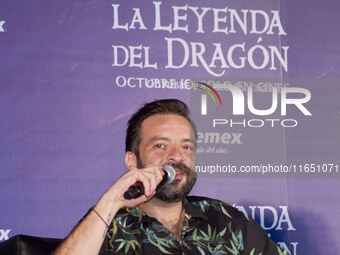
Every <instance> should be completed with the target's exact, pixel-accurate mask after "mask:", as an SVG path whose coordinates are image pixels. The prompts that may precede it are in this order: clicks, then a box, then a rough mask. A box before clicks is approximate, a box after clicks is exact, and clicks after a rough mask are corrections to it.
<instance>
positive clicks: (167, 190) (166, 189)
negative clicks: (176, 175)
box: [137, 157, 196, 203]
mask: <svg viewBox="0 0 340 255" xmlns="http://www.w3.org/2000/svg"><path fill="white" fill-rule="evenodd" d="M168 165H171V166H173V167H174V168H175V169H176V168H178V169H180V170H181V171H183V174H184V175H186V177H187V181H186V182H185V183H184V185H183V186H182V187H181V188H179V187H178V185H179V183H180V182H181V180H178V179H175V180H174V181H173V182H172V183H169V184H165V185H160V186H158V187H157V189H156V194H155V196H154V197H155V198H158V199H159V200H161V201H164V202H168V203H175V202H179V201H182V200H183V199H184V198H186V197H187V196H188V194H189V193H190V191H191V190H192V188H193V187H194V185H195V183H196V173H195V172H192V171H190V168H188V167H187V166H186V165H184V164H183V163H174V164H168ZM137 166H138V168H144V167H145V166H144V164H143V163H142V162H141V160H140V159H139V158H138V157H137Z"/></svg>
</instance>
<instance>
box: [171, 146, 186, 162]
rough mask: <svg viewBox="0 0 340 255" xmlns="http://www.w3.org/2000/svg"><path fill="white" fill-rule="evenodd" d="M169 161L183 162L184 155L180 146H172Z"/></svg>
mask: <svg viewBox="0 0 340 255" xmlns="http://www.w3.org/2000/svg"><path fill="white" fill-rule="evenodd" d="M167 160H168V161H169V162H183V155H182V152H181V150H180V148H179V147H178V146H172V147H171V149H170V151H169V154H168V156H167Z"/></svg>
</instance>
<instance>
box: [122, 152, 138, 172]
mask: <svg viewBox="0 0 340 255" xmlns="http://www.w3.org/2000/svg"><path fill="white" fill-rule="evenodd" d="M125 165H126V167H127V169H128V170H131V169H135V168H136V167H137V157H136V155H135V154H134V153H133V152H132V151H127V152H126V153H125Z"/></svg>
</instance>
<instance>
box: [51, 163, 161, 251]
mask: <svg viewBox="0 0 340 255" xmlns="http://www.w3.org/2000/svg"><path fill="white" fill-rule="evenodd" d="M163 175H164V172H163V170H162V169H161V167H160V166H149V167H146V168H143V169H137V168H135V169H131V170H129V171H128V172H126V173H125V174H123V175H122V176H121V177H120V178H119V179H118V180H117V181H116V182H115V183H114V184H113V185H112V186H111V187H110V188H109V189H108V190H107V191H106V192H105V193H104V194H103V196H102V197H101V198H100V199H99V201H98V203H97V204H96V206H95V212H93V211H91V212H90V213H89V214H88V215H87V217H86V218H85V219H84V220H83V221H82V222H81V223H80V224H79V225H78V226H77V227H76V228H75V229H74V230H73V232H72V233H71V234H70V235H69V236H68V237H67V239H66V240H65V241H64V242H63V243H62V244H61V246H60V247H59V248H58V249H57V251H56V252H55V253H54V254H59V255H60V254H89V255H90V254H98V253H99V251H100V248H101V246H102V243H103V240H104V238H105V234H106V231H107V226H108V225H109V224H110V223H111V221H112V219H113V217H114V216H115V215H116V213H117V212H118V210H119V209H121V208H123V207H136V206H138V205H140V204H142V203H145V202H146V201H148V200H149V199H151V198H152V197H153V196H154V195H155V194H156V188H157V185H158V184H159V183H160V182H161V181H162V179H163ZM136 182H141V183H142V184H143V186H144V194H143V195H142V196H140V197H138V198H136V199H131V200H129V199H125V198H124V193H125V192H126V191H127V190H128V189H129V188H130V186H132V185H134V184H135V183H136ZM103 221H104V222H103Z"/></svg>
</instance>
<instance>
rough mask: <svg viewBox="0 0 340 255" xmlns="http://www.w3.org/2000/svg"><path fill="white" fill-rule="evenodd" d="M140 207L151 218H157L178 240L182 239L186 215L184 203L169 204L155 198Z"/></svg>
mask: <svg viewBox="0 0 340 255" xmlns="http://www.w3.org/2000/svg"><path fill="white" fill-rule="evenodd" d="M140 207H141V208H142V209H143V211H144V212H145V213H146V214H147V215H148V216H149V217H153V218H156V219H157V220H158V221H159V222H160V223H162V224H163V225H164V226H165V227H167V228H168V229H169V230H170V232H172V233H173V234H174V236H175V237H176V239H177V240H180V239H181V233H182V226H183V220H184V214H185V210H184V206H183V202H182V201H179V202H175V203H167V202H164V201H161V200H159V199H156V198H153V199H151V200H150V201H148V202H147V203H145V204H143V205H141V206H140Z"/></svg>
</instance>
